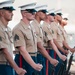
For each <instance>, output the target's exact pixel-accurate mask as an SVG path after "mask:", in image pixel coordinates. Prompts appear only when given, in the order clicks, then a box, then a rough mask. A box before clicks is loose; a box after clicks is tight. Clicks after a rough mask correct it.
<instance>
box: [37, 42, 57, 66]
mask: <svg viewBox="0 0 75 75" xmlns="http://www.w3.org/2000/svg"><path fill="white" fill-rule="evenodd" d="M37 47H38V49H39V51H40V52H41V53H42V55H43V56H44V57H46V58H47V59H48V60H49V61H50V63H51V64H53V65H54V66H56V65H57V64H58V61H57V60H56V59H53V58H51V57H50V56H49V54H48V53H47V51H46V50H45V48H44V47H43V46H42V44H41V42H38V43H37Z"/></svg>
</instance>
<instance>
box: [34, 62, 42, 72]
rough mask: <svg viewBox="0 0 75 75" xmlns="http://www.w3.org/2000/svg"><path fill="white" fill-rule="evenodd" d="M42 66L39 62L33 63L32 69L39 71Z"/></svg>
mask: <svg viewBox="0 0 75 75" xmlns="http://www.w3.org/2000/svg"><path fill="white" fill-rule="evenodd" d="M42 68H43V66H42V65H41V64H39V63H38V64H35V66H34V69H35V70H37V71H41V69H42Z"/></svg>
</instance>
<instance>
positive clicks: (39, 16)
mask: <svg viewBox="0 0 75 75" xmlns="http://www.w3.org/2000/svg"><path fill="white" fill-rule="evenodd" d="M46 8H47V5H36V8H35V9H36V10H37V12H36V14H35V19H34V20H33V22H32V23H31V24H32V25H33V26H34V28H35V30H36V34H37V36H38V38H39V39H40V42H38V43H37V47H38V55H37V61H38V62H39V63H42V65H43V69H42V71H41V72H40V73H39V75H46V66H45V60H44V57H45V58H47V59H48V60H49V62H50V63H51V64H53V65H54V66H56V65H57V60H55V59H52V58H51V57H50V56H49V54H48V53H47V51H46V49H45V48H44V47H43V31H42V27H41V24H40V22H41V21H42V20H44V19H45V18H46V13H47V10H46ZM43 56H44V57H43Z"/></svg>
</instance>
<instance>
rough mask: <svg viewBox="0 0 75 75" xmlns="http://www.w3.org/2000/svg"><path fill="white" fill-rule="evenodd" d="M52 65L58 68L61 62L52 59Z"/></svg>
mask: <svg viewBox="0 0 75 75" xmlns="http://www.w3.org/2000/svg"><path fill="white" fill-rule="evenodd" d="M50 63H51V64H52V65H54V66H57V64H58V63H59V61H58V60H56V59H52V60H51V61H50Z"/></svg>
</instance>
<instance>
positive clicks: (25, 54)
mask: <svg viewBox="0 0 75 75" xmlns="http://www.w3.org/2000/svg"><path fill="white" fill-rule="evenodd" d="M18 49H19V51H20V53H21V55H22V56H23V58H24V59H25V60H26V62H27V63H28V64H30V65H31V66H32V67H33V68H34V69H35V70H37V71H41V69H42V65H40V64H36V63H35V62H34V61H33V60H32V58H31V56H30V55H29V53H28V52H27V51H26V49H25V47H24V46H19V47H18Z"/></svg>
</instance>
